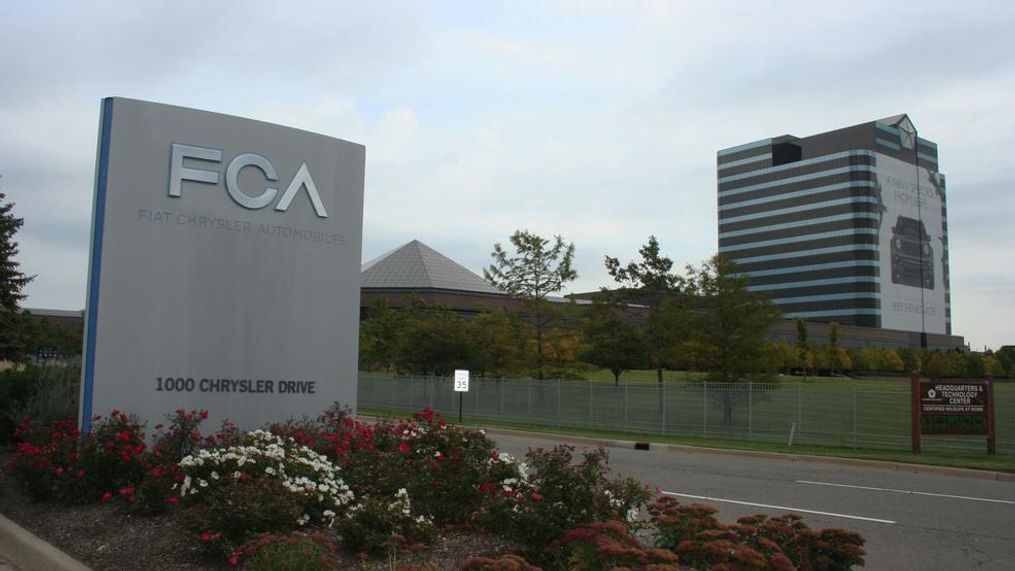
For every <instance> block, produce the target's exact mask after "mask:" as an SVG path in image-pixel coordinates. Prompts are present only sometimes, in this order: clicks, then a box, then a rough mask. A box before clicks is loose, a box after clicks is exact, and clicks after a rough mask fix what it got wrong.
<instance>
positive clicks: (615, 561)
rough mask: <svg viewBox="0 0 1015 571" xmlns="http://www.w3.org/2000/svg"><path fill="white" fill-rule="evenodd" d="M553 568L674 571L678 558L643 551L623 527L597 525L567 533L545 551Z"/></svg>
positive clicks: (614, 523)
mask: <svg viewBox="0 0 1015 571" xmlns="http://www.w3.org/2000/svg"><path fill="white" fill-rule="evenodd" d="M546 558H547V559H548V560H549V561H551V562H552V563H553V564H554V565H553V566H554V567H559V568H562V569H582V570H583V571H586V570H587V571H600V570H602V571H608V570H610V569H618V568H621V569H648V568H651V569H653V570H655V571H664V570H671V571H677V570H678V569H679V567H678V566H677V565H676V562H677V556H676V555H674V554H673V552H672V551H668V550H665V549H646V548H645V546H644V545H642V543H641V542H640V541H638V539H637V538H635V537H634V536H632V535H631V533H630V531H629V530H628V528H627V526H626V525H625V524H622V523H620V522H617V521H599V522H593V523H590V524H588V525H585V526H581V527H577V528H574V529H569V530H568V531H566V532H565V533H564V536H563V537H561V538H560V539H558V540H556V541H554V542H553V543H551V544H550V545H549V546H548V547H547V548H546Z"/></svg>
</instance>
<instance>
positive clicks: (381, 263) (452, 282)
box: [360, 240, 504, 295]
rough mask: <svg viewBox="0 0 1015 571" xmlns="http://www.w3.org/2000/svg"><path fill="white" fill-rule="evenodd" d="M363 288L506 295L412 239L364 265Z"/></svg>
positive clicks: (361, 281)
mask: <svg viewBox="0 0 1015 571" xmlns="http://www.w3.org/2000/svg"><path fill="white" fill-rule="evenodd" d="M360 287H362V288H364V289H370V288H374V289H414V290H422V289H444V290H454V291H466V292H474V293H484V294H494V295H504V292H502V291H501V290H499V289H497V288H496V287H494V286H493V285H491V284H489V283H488V282H487V281H486V280H484V279H483V278H481V277H479V276H478V275H476V274H474V273H472V272H470V271H469V270H467V269H466V268H465V267H464V266H462V265H461V264H459V263H457V262H455V261H454V260H452V259H451V258H448V257H447V256H445V255H444V254H441V253H440V252H438V251H437V250H434V249H433V248H431V247H430V246H427V245H426V244H424V243H422V242H420V241H419V240H413V241H412V242H409V243H408V244H405V245H404V246H401V247H398V248H395V249H394V250H392V251H390V252H388V253H386V254H382V255H380V256H378V257H376V258H374V259H372V260H370V261H368V262H367V263H365V264H363V267H362V273H361V274H360Z"/></svg>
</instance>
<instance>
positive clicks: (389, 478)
mask: <svg viewBox="0 0 1015 571" xmlns="http://www.w3.org/2000/svg"><path fill="white" fill-rule="evenodd" d="M326 422H328V424H327V426H326V428H325V429H324V431H323V432H322V433H321V435H320V442H321V443H322V444H321V446H320V447H319V448H318V450H320V451H321V452H322V453H325V454H327V455H328V456H329V457H330V458H332V459H333V460H334V461H335V462H336V463H337V464H338V465H339V466H341V467H342V470H343V475H344V477H345V479H346V481H347V483H348V484H349V486H350V487H351V488H352V489H353V490H354V491H355V492H356V494H357V496H370V497H394V496H395V494H396V493H397V492H398V491H399V490H400V489H402V488H405V489H406V490H407V491H408V493H409V496H410V497H412V504H413V512H414V513H415V514H418V515H425V516H428V517H430V518H432V519H433V520H434V522H435V523H437V524H448V523H464V522H468V521H470V520H471V519H472V517H473V515H474V514H475V513H476V512H477V511H479V510H480V508H481V507H482V503H483V495H482V494H481V493H480V491H479V490H480V487H481V486H482V485H483V484H485V483H488V482H499V481H501V480H503V479H507V478H518V476H519V474H518V470H517V467H516V466H514V465H508V464H505V463H498V462H492V461H491V458H493V457H494V456H495V455H496V449H495V447H494V443H493V441H491V440H490V439H489V438H488V437H487V436H486V435H485V434H484V433H483V432H482V431H479V430H474V429H468V428H463V427H459V426H452V425H449V424H448V423H447V422H445V421H444V419H442V418H441V417H440V416H439V415H436V414H434V413H433V412H432V411H430V410H425V411H423V412H422V413H418V414H416V415H414V416H413V418H412V419H410V420H402V421H399V422H381V423H378V424H375V425H369V424H365V423H361V422H358V421H355V420H351V419H349V418H345V417H340V418H337V419H335V420H333V421H326Z"/></svg>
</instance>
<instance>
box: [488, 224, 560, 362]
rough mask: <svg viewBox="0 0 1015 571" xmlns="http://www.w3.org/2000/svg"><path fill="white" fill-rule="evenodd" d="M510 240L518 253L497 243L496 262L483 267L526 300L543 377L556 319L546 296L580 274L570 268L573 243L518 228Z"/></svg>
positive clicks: (512, 293) (492, 279)
mask: <svg viewBox="0 0 1015 571" xmlns="http://www.w3.org/2000/svg"><path fill="white" fill-rule="evenodd" d="M510 240H511V244H512V245H514V248H515V252H516V255H514V256H511V255H509V254H508V252H507V251H506V250H504V248H502V247H501V245H500V243H496V244H494V245H493V252H492V253H491V254H490V256H491V257H493V262H494V263H493V264H491V265H490V266H489V267H488V268H486V269H484V270H483V277H485V278H486V280H487V281H489V282H490V283H491V284H493V285H495V286H497V287H499V288H501V289H502V290H504V291H505V292H507V294H508V295H510V296H512V297H514V298H516V299H519V300H521V301H522V302H523V303H524V304H525V307H526V309H527V310H528V313H529V319H530V320H531V322H532V326H533V328H534V329H535V331H536V374H537V377H538V378H540V379H542V378H543V352H544V349H545V347H544V336H545V334H546V331H547V328H548V327H549V326H550V324H551V322H552V320H553V308H552V307H551V306H550V303H549V302H548V301H547V300H546V297H547V296H548V295H550V294H552V293H556V292H558V291H560V290H561V288H563V287H564V284H566V283H567V282H570V281H574V280H575V279H576V278H577V277H578V273H577V272H575V271H574V269H572V268H571V263H572V262H573V261H574V244H573V243H570V244H565V243H564V239H563V238H561V237H560V236H554V241H553V245H552V246H551V245H550V240H548V239H546V238H542V237H540V236H537V235H536V234H532V233H530V232H528V231H525V230H518V231H516V232H515V233H514V234H512V235H511V238H510Z"/></svg>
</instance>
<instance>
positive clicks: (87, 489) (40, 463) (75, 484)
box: [8, 411, 145, 503]
mask: <svg viewBox="0 0 1015 571" xmlns="http://www.w3.org/2000/svg"><path fill="white" fill-rule="evenodd" d="M93 420H94V424H93V429H92V431H91V432H90V433H88V434H86V435H84V436H82V435H81V434H80V432H79V431H78V430H77V426H76V423H75V421H74V420H72V419H62V420H55V421H52V422H49V423H47V424H43V425H37V424H35V423H33V422H32V420H31V419H30V418H25V419H23V421H22V423H21V425H20V426H19V427H18V428H17V429H16V431H15V437H16V438H17V440H18V441H19V442H18V444H17V447H16V449H15V453H14V458H13V459H12V460H11V461H10V462H9V463H8V467H9V468H10V470H11V473H12V474H13V475H14V476H15V477H16V478H17V479H19V480H20V481H21V482H23V483H24V484H25V486H26V489H27V490H28V493H29V494H30V495H31V496H32V497H34V498H36V499H39V500H46V499H56V500H60V501H64V502H68V503H84V502H89V501H98V500H99V499H100V498H102V499H103V500H105V501H108V500H109V499H110V498H112V497H114V496H115V495H120V496H123V497H125V498H126V499H127V500H128V501H133V497H134V491H135V489H136V488H135V487H136V486H137V484H138V482H140V481H141V479H142V477H143V475H144V462H143V454H144V452H145V442H144V431H143V428H142V425H141V423H140V421H139V420H138V418H137V417H136V416H133V415H128V414H124V413H121V412H119V411H113V413H112V414H110V415H109V417H107V418H102V417H100V416H96V417H95V418H94V419H93Z"/></svg>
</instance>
